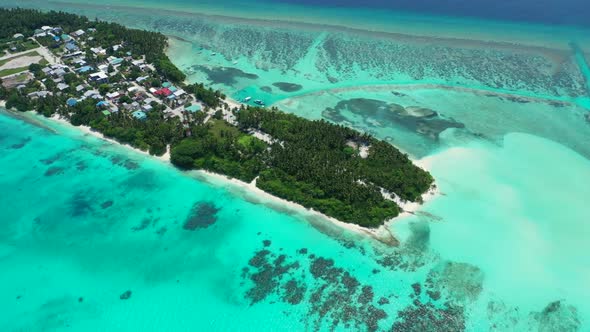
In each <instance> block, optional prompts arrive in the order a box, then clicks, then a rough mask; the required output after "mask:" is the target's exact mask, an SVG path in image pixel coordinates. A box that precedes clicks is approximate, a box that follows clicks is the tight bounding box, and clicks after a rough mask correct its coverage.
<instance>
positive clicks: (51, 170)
mask: <svg viewBox="0 0 590 332" xmlns="http://www.w3.org/2000/svg"><path fill="white" fill-rule="evenodd" d="M63 171H64V168H63V167H56V166H52V167H49V168H48V169H47V170H46V171H45V174H44V175H45V176H53V175H59V174H62V173H63Z"/></svg>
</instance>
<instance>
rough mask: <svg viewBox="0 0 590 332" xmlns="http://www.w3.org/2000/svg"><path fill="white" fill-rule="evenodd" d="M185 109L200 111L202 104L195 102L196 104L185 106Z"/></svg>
mask: <svg viewBox="0 0 590 332" xmlns="http://www.w3.org/2000/svg"><path fill="white" fill-rule="evenodd" d="M184 109H185V110H186V111H188V112H192V113H194V112H198V111H200V110H201V105H199V104H195V105H191V106H188V107H185V108H184Z"/></svg>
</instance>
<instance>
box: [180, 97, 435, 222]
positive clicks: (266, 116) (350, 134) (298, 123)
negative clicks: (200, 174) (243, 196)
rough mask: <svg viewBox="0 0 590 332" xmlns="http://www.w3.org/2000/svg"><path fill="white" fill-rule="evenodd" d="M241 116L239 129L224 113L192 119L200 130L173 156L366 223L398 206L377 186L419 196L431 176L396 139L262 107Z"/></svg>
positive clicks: (192, 165)
mask: <svg viewBox="0 0 590 332" xmlns="http://www.w3.org/2000/svg"><path fill="white" fill-rule="evenodd" d="M236 116H237V120H238V123H239V129H240V130H236V128H234V127H232V126H230V125H228V124H226V123H225V122H223V121H222V120H216V121H215V123H214V124H213V125H209V124H208V125H197V126H195V127H194V128H193V134H194V136H195V138H193V139H188V140H184V141H182V142H180V144H178V145H176V146H175V147H174V148H173V149H172V162H173V163H174V164H175V165H177V166H179V167H182V168H197V169H206V170H210V171H214V172H217V173H222V174H225V175H228V176H231V177H236V178H239V179H241V180H244V181H248V182H249V181H251V180H253V179H254V178H256V177H258V179H257V181H256V185H257V186H258V187H259V188H261V189H262V190H265V191H267V192H269V193H272V194H273V195H275V196H278V197H281V198H284V199H287V200H290V201H294V202H297V203H299V204H302V205H303V206H306V207H311V208H314V209H316V210H318V211H320V212H322V213H324V214H326V215H329V216H331V217H334V218H336V219H338V220H341V221H345V222H350V223H355V224H359V225H361V226H366V227H376V226H379V225H381V224H383V221H385V220H387V219H389V218H393V217H395V216H397V215H398V213H399V208H398V206H397V205H396V204H395V203H394V202H393V201H390V200H387V199H384V198H383V195H382V194H381V189H380V188H383V189H385V190H387V191H389V192H394V193H396V194H397V195H399V196H400V197H401V198H402V199H404V200H410V201H418V200H420V197H421V194H422V193H424V192H425V191H427V190H428V189H429V188H430V186H431V184H432V182H433V179H432V177H431V176H430V174H429V173H428V172H426V171H424V170H422V169H420V168H418V167H416V166H415V165H413V164H412V162H411V161H410V160H409V159H408V157H407V156H406V155H404V154H402V153H401V152H399V151H398V150H397V149H395V148H394V147H393V146H391V145H389V144H387V143H385V142H381V141H379V140H376V139H375V138H373V137H371V136H368V135H364V134H361V133H359V132H357V131H354V130H352V129H348V128H345V127H342V126H337V125H334V124H331V123H328V122H325V121H310V120H306V119H303V118H300V117H297V116H295V115H292V114H286V113H283V112H280V111H278V110H266V109H262V108H258V107H248V108H245V109H241V110H239V111H238V112H237V113H236ZM220 123H222V124H220ZM251 129H255V130H258V131H261V132H263V133H266V134H268V135H270V136H271V137H272V138H273V139H274V140H275V142H274V143H273V144H272V145H271V146H270V149H267V144H266V143H264V142H262V141H260V140H259V139H257V138H254V137H253V136H250V135H248V134H247V132H248V131H249V130H251ZM361 145H365V146H370V149H369V154H368V156H367V158H362V157H361V156H360V153H359V149H358V146H361Z"/></svg>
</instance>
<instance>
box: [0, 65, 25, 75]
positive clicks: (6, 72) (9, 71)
mask: <svg viewBox="0 0 590 332" xmlns="http://www.w3.org/2000/svg"><path fill="white" fill-rule="evenodd" d="M27 69H29V67H20V68H10V69H4V70H0V77H4V76H8V75H13V74H18V73H21V72H23V71H25V70H27Z"/></svg>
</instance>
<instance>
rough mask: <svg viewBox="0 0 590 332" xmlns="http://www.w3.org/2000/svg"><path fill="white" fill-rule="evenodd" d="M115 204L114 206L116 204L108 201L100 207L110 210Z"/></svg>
mask: <svg viewBox="0 0 590 332" xmlns="http://www.w3.org/2000/svg"><path fill="white" fill-rule="evenodd" d="M113 204H114V202H113V201H111V200H108V201H104V202H102V203H101V204H100V207H101V208H103V209H108V208H110V207H111V206H113Z"/></svg>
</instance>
